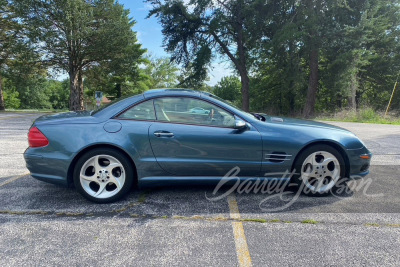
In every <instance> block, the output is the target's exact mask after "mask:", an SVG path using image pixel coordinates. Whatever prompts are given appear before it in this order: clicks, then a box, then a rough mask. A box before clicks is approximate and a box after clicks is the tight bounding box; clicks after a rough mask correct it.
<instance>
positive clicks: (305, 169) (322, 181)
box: [292, 145, 346, 195]
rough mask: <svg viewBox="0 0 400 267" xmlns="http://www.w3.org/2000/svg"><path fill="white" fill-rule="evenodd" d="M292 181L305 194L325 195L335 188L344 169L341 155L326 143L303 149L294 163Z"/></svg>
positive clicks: (342, 176)
mask: <svg viewBox="0 0 400 267" xmlns="http://www.w3.org/2000/svg"><path fill="white" fill-rule="evenodd" d="M295 170H296V175H295V176H294V177H293V178H292V179H293V181H294V182H295V183H296V184H297V185H298V186H300V188H301V189H302V191H303V193H305V194H307V195H326V194H328V193H330V192H332V190H333V189H335V186H336V185H337V184H338V182H339V180H340V179H344V176H345V173H346V170H345V164H344V160H343V157H342V155H341V154H340V153H339V152H338V151H337V150H336V149H334V148H333V147H331V146H328V145H315V146H311V147H309V148H307V149H306V150H304V151H303V152H302V153H301V154H300V156H299V157H298V159H297V160H296V163H295Z"/></svg>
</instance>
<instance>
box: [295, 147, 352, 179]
mask: <svg viewBox="0 0 400 267" xmlns="http://www.w3.org/2000/svg"><path fill="white" fill-rule="evenodd" d="M315 145H328V146H330V147H332V148H334V149H336V150H337V151H338V152H339V153H340V155H341V156H342V157H343V160H344V164H345V176H346V177H349V175H350V160H349V157H348V156H347V153H346V150H345V149H344V148H343V147H342V146H341V145H340V144H338V143H336V142H333V141H327V140H318V141H314V142H311V143H308V144H307V145H305V146H304V147H302V149H300V151H299V152H298V153H297V155H296V157H295V159H294V161H293V163H292V170H293V168H294V167H295V164H296V162H297V159H298V158H299V157H300V155H301V153H303V151H304V150H306V149H308V148H309V147H312V146H315Z"/></svg>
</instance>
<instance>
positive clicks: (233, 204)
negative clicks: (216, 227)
mask: <svg viewBox="0 0 400 267" xmlns="http://www.w3.org/2000/svg"><path fill="white" fill-rule="evenodd" d="M228 204H229V212H230V217H231V219H234V220H239V219H240V213H239V207H238V204H237V201H236V197H235V196H234V195H229V196H228ZM232 229H233V236H234V238H235V246H236V255H237V257H238V261H239V266H240V267H244V266H246V267H247V266H252V263H251V257H250V252H249V248H248V247H247V240H246V235H245V234H244V228H243V223H242V222H232Z"/></svg>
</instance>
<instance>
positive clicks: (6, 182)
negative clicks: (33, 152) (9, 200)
mask: <svg viewBox="0 0 400 267" xmlns="http://www.w3.org/2000/svg"><path fill="white" fill-rule="evenodd" d="M29 174H30V173H29V172H28V173H25V174H22V175H20V176H17V177H14V178H11V179H9V180H7V181H5V182H4V183H1V184H0V187H2V186H3V185H6V184H9V183H12V182H14V181H15V180H18V179H20V178H22V177H25V176H27V175H29Z"/></svg>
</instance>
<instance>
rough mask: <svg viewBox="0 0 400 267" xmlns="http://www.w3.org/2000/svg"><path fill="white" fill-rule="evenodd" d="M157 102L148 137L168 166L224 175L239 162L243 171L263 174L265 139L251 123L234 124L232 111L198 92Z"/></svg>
mask: <svg viewBox="0 0 400 267" xmlns="http://www.w3.org/2000/svg"><path fill="white" fill-rule="evenodd" d="M154 106H155V110H156V117H157V120H156V121H155V122H154V123H153V124H152V125H151V126H150V127H149V140H150V144H151V147H152V149H153V153H154V155H155V157H156V160H157V162H158V164H159V165H160V166H161V167H162V168H163V169H164V170H165V171H167V172H169V173H170V174H172V175H177V176H220V177H223V176H224V175H225V174H226V173H227V172H229V170H231V169H232V168H234V167H236V166H238V167H239V168H240V173H239V175H240V176H242V177H248V176H258V175H259V174H260V168H261V159H262V141H261V136H260V133H259V132H258V131H257V130H256V129H255V128H254V127H252V126H251V125H249V127H248V128H246V129H245V130H243V129H242V130H239V129H235V128H234V125H235V117H234V115H233V114H231V113H230V112H228V111H226V110H224V109H222V108H220V107H218V106H216V105H214V104H212V103H209V102H207V101H204V100H201V99H197V98H191V97H164V98H157V99H155V100H154ZM195 108H202V109H204V112H201V113H200V112H195V111H196V110H197V109H195Z"/></svg>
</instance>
